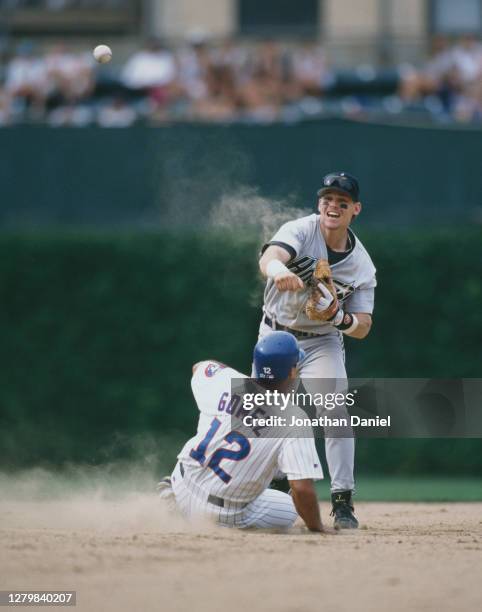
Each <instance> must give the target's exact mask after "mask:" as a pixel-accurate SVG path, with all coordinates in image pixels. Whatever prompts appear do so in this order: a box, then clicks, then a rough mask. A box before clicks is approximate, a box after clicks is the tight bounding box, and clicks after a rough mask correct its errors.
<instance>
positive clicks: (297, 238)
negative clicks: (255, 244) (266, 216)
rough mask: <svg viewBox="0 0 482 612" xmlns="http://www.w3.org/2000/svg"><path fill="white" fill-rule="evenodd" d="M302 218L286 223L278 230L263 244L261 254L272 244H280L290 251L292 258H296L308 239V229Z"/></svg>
mask: <svg viewBox="0 0 482 612" xmlns="http://www.w3.org/2000/svg"><path fill="white" fill-rule="evenodd" d="M303 225H304V224H302V223H301V220H298V219H296V220H294V221H289V222H288V223H285V224H284V225H282V226H281V227H280V229H279V230H278V231H277V232H276V234H275V235H274V236H273V238H272V239H271V240H270V241H269V242H267V243H266V244H265V245H263V248H262V249H261V254H263V253H264V252H265V251H266V249H267V248H268V247H269V246H271V245H276V246H280V247H282V248H284V249H286V250H287V251H288V253H289V254H290V255H291V259H294V258H295V257H296V256H297V255H298V253H299V252H300V249H301V246H302V244H303V242H304V241H305V239H306V229H305V227H304V226H303Z"/></svg>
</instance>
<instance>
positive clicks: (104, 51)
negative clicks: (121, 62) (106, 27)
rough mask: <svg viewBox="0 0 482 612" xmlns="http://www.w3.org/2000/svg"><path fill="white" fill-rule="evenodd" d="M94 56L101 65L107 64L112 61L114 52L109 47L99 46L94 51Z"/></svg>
mask: <svg viewBox="0 0 482 612" xmlns="http://www.w3.org/2000/svg"><path fill="white" fill-rule="evenodd" d="M93 56H94V57H95V59H96V61H97V62H99V64H107V62H110V60H111V59H112V51H111V49H110V47H108V46H107V45H97V47H96V48H95V49H94V51H93Z"/></svg>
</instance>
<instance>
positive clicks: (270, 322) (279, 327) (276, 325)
mask: <svg viewBox="0 0 482 612" xmlns="http://www.w3.org/2000/svg"><path fill="white" fill-rule="evenodd" d="M263 321H264V322H265V323H266V325H268V327H271V329H274V330H277V331H286V332H289V333H290V334H292V335H293V336H294V337H295V338H299V339H300V340H306V338H320V337H321V334H313V333H311V332H303V331H298V330H296V329H291V327H286V325H280V324H279V323H276V321H273V320H272V319H270V318H269V317H268V315H265V317H264V319H263ZM273 323H274V325H273Z"/></svg>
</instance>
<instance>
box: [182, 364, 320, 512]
mask: <svg viewBox="0 0 482 612" xmlns="http://www.w3.org/2000/svg"><path fill="white" fill-rule="evenodd" d="M233 378H235V379H241V378H247V377H246V376H244V375H243V374H241V373H240V372H237V371H236V370H234V369H232V368H229V367H227V366H224V365H222V364H220V363H217V362H215V361H205V362H202V363H201V364H200V365H199V366H198V367H197V369H196V372H195V373H194V375H193V377H192V381H191V387H192V391H193V394H194V398H195V400H196V403H197V406H198V409H199V413H200V414H199V422H198V428H197V433H196V435H195V436H194V437H193V438H191V439H190V440H189V441H188V442H187V443H186V444H185V445H184V447H183V449H182V450H181V452H180V453H179V455H178V460H179V461H181V463H182V464H183V466H184V469H185V470H186V472H185V479H187V478H188V482H187V483H186V484H187V486H189V487H190V488H192V489H194V490H196V489H197V490H198V491H199V493H200V494H209V495H216V496H218V497H222V498H223V499H226V500H229V501H231V502H246V503H248V502H251V501H253V500H254V499H256V498H257V497H258V496H259V495H260V494H261V493H262V492H263V491H264V490H265V489H267V488H268V486H269V484H270V482H271V481H272V480H273V477H274V476H275V474H279V472H282V473H283V474H285V475H286V476H287V477H288V479H289V480H302V479H305V478H311V479H313V480H320V479H322V478H323V471H322V468H321V462H320V459H319V457H318V454H317V452H316V447H315V442H314V439H313V436H312V434H311V431H310V433H309V434H307V437H303V438H301V437H289V435H290V432H289V429H288V428H286V430H287V431H286V436H287V437H277V438H267V437H259V438H257V437H256V436H254V435H253V436H250V437H249V438H248V437H246V436H245V435H243V434H241V433H240V432H238V431H232V430H231V425H232V422H231V413H232V407H233V404H232V402H231V399H232V398H231V380H232V379H233ZM243 410H244V409H243ZM295 411H296V408H295V407H294V409H293V410H292V411H291V412H290V414H294V413H295ZM246 414H249V412H248V411H246ZM299 416H304V417H306V414H304V413H302V412H301V411H299Z"/></svg>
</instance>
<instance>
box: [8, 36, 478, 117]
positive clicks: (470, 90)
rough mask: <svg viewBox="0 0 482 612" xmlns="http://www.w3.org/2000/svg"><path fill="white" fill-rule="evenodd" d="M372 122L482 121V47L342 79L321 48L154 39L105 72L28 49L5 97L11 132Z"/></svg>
mask: <svg viewBox="0 0 482 612" xmlns="http://www.w3.org/2000/svg"><path fill="white" fill-rule="evenodd" d="M114 55H115V54H114ZM371 112H384V113H391V114H397V113H403V112H406V113H410V112H419V113H427V114H430V115H431V116H433V117H435V118H437V119H440V120H447V121H451V120H456V121H466V122H468V121H478V120H481V118H482V45H481V44H480V42H479V41H478V40H476V39H475V38H474V37H471V36H465V37H462V38H460V39H459V40H457V41H449V40H448V39H445V38H440V37H438V38H435V39H434V40H433V47H432V50H431V53H430V57H429V58H428V59H427V61H426V62H425V64H422V65H420V66H408V65H403V66H394V67H392V68H390V69H388V70H387V69H383V70H378V69H377V68H376V67H373V66H361V67H360V66H357V67H354V68H353V70H351V71H346V70H345V71H337V70H336V69H334V68H332V67H331V66H330V65H329V62H328V61H327V57H326V54H325V51H324V49H323V47H322V46H320V45H319V44H318V43H316V42H299V43H298V44H294V43H284V44H282V43H279V42H276V41H273V40H265V41H259V42H256V43H250V44H247V43H238V42H235V41H232V40H227V41H223V42H219V43H208V42H207V41H206V40H204V39H202V38H199V39H197V40H194V39H193V40H190V41H189V43H186V44H185V45H182V46H179V47H176V48H168V47H166V46H165V45H163V44H162V43H161V42H160V41H159V40H155V39H152V40H149V41H147V42H146V44H145V45H144V46H143V47H142V48H140V49H139V50H137V51H136V52H134V53H133V54H132V55H131V56H130V57H129V58H128V59H127V61H126V62H125V63H124V64H123V65H116V64H115V63H114V62H113V64H109V65H107V66H99V65H97V64H95V62H94V61H93V58H92V55H91V53H90V50H89V51H86V52H83V53H78V52H75V53H74V52H72V51H71V50H69V48H68V47H67V46H66V45H65V44H57V45H55V46H53V47H52V48H50V49H48V50H46V51H44V52H42V53H40V52H39V51H38V50H37V49H36V48H35V46H34V44H33V43H31V42H28V41H25V42H22V43H21V44H19V45H18V46H17V48H16V49H15V52H14V53H13V55H12V56H11V57H9V58H8V59H7V60H6V61H5V62H4V66H3V78H2V85H1V89H0V124H1V125H9V124H15V123H23V122H35V121H38V122H47V123H49V124H50V125H53V126H61V125H73V126H83V125H89V124H98V125H101V126H104V127H127V126H130V125H132V124H134V123H136V122H139V121H147V122H158V123H162V122H174V121H209V122H223V123H229V122H247V123H269V122H275V121H284V122H293V121H297V120H300V119H303V118H306V117H316V116H322V115H323V114H327V113H330V114H336V113H338V114H342V115H353V114H357V115H363V114H369V113H371Z"/></svg>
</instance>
